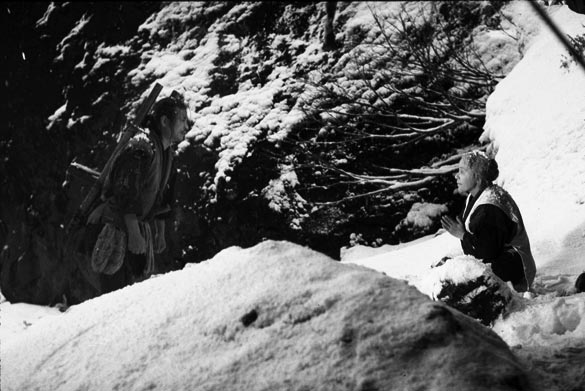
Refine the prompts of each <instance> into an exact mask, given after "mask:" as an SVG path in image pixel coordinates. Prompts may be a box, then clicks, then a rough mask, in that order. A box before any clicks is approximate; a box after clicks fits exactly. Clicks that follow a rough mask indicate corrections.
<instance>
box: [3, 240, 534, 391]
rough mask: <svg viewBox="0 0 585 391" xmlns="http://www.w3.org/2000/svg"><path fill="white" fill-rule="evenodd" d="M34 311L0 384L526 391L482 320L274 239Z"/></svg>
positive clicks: (518, 370)
mask: <svg viewBox="0 0 585 391" xmlns="http://www.w3.org/2000/svg"><path fill="white" fill-rule="evenodd" d="M41 322H42V321H41ZM41 322H38V323H36V324H34V325H32V326H31V327H29V329H28V330H27V331H26V335H23V337H22V338H20V339H18V338H17V339H15V340H10V341H6V342H4V341H3V343H2V387H3V388H2V389H3V390H24V389H51V390H71V389H80V388H83V389H86V390H102V389H125V390H143V389H198V390H236V389H247V390H266V389H271V390H307V389H315V390H336V391H339V390H420V389H437V390H461V391H463V390H470V391H471V390H473V391H477V390H501V391H503V390H528V389H530V388H529V384H528V382H527V377H526V374H525V373H524V371H523V369H522V367H521V365H520V364H519V363H518V361H517V360H516V358H515V357H514V355H513V354H512V353H511V352H510V350H509V349H508V347H507V346H506V344H505V343H504V342H503V341H502V340H501V339H500V338H499V337H498V336H497V335H496V334H495V333H493V332H492V331H491V330H489V329H488V328H485V327H483V326H481V325H480V324H478V323H476V322H474V321H472V320H471V319H469V318H468V317H466V316H463V315H462V314H460V313H459V312H457V311H455V310H452V309H450V308H449V307H447V306H445V305H444V304H442V303H439V302H433V301H431V300H430V299H428V298H427V297H425V296H424V295H422V294H421V293H420V292H418V291H417V290H416V289H415V288H413V287H411V286H409V285H407V284H406V283H405V282H403V281H399V280H395V279H392V278H389V277H387V276H384V275H383V274H381V273H378V272H375V271H372V270H370V269H366V268H363V267H360V266H356V265H346V264H340V263H338V262H335V261H334V260H332V259H330V258H328V257H326V256H324V255H322V254H320V253H317V252H314V251H312V250H309V249H307V248H304V247H301V246H298V245H294V244H291V243H288V242H275V241H267V242H263V243H261V244H258V245H257V246H255V247H253V248H250V249H247V250H242V249H239V248H229V249H227V250H224V251H222V252H221V253H219V254H218V255H217V256H216V257H214V258H213V259H212V260H209V261H207V262H204V263H201V264H197V265H189V266H188V267H186V268H185V269H184V270H181V271H176V272H172V273H169V274H166V275H161V276H158V277H156V278H153V279H150V280H147V281H144V282H142V283H139V284H136V285H133V286H131V287H127V288H125V289H123V290H120V291H116V292H113V293H111V294H108V295H105V296H101V297H99V298H96V299H94V300H90V301H87V302H85V303H83V304H80V305H78V306H74V307H72V308H70V309H69V310H68V311H67V312H66V313H64V314H63V315H62V317H61V318H58V319H57V318H55V317H52V318H51V319H49V320H47V322H50V323H44V324H43V323H41ZM49 335H50V338H48V337H47V336H49ZM32 351H34V352H35V353H34V354H31V352H32Z"/></svg>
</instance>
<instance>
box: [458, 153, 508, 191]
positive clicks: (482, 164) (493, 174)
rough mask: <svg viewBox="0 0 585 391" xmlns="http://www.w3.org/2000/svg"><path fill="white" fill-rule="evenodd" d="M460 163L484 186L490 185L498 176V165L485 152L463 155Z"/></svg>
mask: <svg viewBox="0 0 585 391" xmlns="http://www.w3.org/2000/svg"><path fill="white" fill-rule="evenodd" d="M461 161H462V162H463V163H464V164H465V165H466V166H467V167H469V168H470V169H471V171H473V172H474V173H475V175H477V178H478V179H479V180H480V181H482V182H484V183H485V184H491V183H492V182H493V181H495V180H496V179H497V178H498V175H500V170H499V169H498V163H497V162H496V160H495V159H493V158H490V157H489V156H488V155H486V153H485V152H482V151H471V152H469V153H466V154H465V155H463V157H462V158H461Z"/></svg>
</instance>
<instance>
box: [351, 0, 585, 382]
mask: <svg viewBox="0 0 585 391" xmlns="http://www.w3.org/2000/svg"><path fill="white" fill-rule="evenodd" d="M517 3H521V2H516V3H513V4H512V6H513V7H519V5H518V4H517ZM522 12H523V14H527V13H528V11H527V10H526V9H523V10H522ZM550 12H551V14H552V17H553V20H555V22H556V24H557V26H561V28H562V30H563V31H565V32H566V33H567V34H570V35H576V34H583V33H585V27H584V26H585V15H580V14H575V13H573V12H572V11H570V10H569V9H568V7H553V8H551V9H550ZM527 19H528V20H533V21H534V20H536V19H535V18H534V16H533V15H532V16H530V17H528V18H527ZM523 29H524V30H525V31H528V32H529V35H528V37H529V38H530V37H532V38H531V40H529V41H527V42H526V46H527V49H526V53H525V56H524V57H523V59H522V60H521V61H520V62H519V63H518V64H517V65H516V66H515V67H514V69H513V70H512V71H511V72H510V73H509V74H508V76H507V77H506V78H505V79H504V80H503V81H501V82H500V83H499V84H498V86H497V87H496V90H495V92H494V93H493V94H492V95H490V97H489V99H488V101H487V107H486V109H487V119H486V124H485V131H484V134H483V135H482V140H483V141H485V142H491V143H493V147H494V148H495V150H496V151H497V154H496V160H497V162H498V165H499V168H500V177H499V178H498V180H497V183H498V184H500V185H502V186H503V187H505V188H506V189H507V190H508V191H509V192H510V194H511V195H512V197H513V198H514V199H515V200H516V202H517V204H518V205H519V207H520V210H521V212H522V215H523V218H524V223H525V225H526V230H527V232H528V234H529V237H530V241H531V247H532V252H533V255H534V258H535V262H536V266H537V276H536V280H535V283H534V291H535V293H536V297H535V298H522V297H519V298H517V300H516V301H515V305H516V308H514V309H513V312H512V313H511V314H509V315H508V316H506V317H503V318H501V319H499V320H498V321H496V323H495V324H494V326H493V330H494V331H496V332H497V333H498V334H499V335H500V337H502V339H504V341H506V343H508V344H509V345H510V346H517V347H518V349H516V351H515V353H516V354H517V355H519V356H520V357H523V358H525V359H527V360H529V359H533V360H535V361H534V362H536V363H538V362H541V361H539V360H542V361H546V362H555V360H557V362H558V364H557V366H559V365H560V366H563V367H565V368H564V369H563V371H564V373H565V375H566V376H567V377H568V378H573V379H583V378H584V377H583V376H584V375H585V373H583V370H582V365H581V364H582V362H581V364H579V362H575V363H574V366H573V365H571V364H572V363H569V362H564V363H562V361H559V360H562V359H563V358H564V359H566V357H567V355H566V354H565V349H567V348H569V349H573V351H577V352H581V354H583V352H585V317H584V315H585V312H584V306H585V300H584V299H585V296H584V295H583V294H577V295H575V294H574V290H573V288H572V286H573V285H574V283H575V280H576V278H577V276H578V275H579V274H580V273H582V272H585V255H584V254H585V205H584V204H585V197H584V196H583V195H584V194H585V159H584V158H583V151H584V150H585V121H584V120H583V118H585V99H584V98H585V96H584V95H583V94H584V91H585V70H583V69H580V68H579V67H578V66H577V65H576V64H575V63H573V64H572V65H570V66H569V68H568V69H566V68H563V67H561V60H562V56H563V55H565V56H566V49H565V48H564V47H563V46H562V45H561V44H560V43H559V42H558V40H557V38H556V37H554V36H553V35H552V33H551V32H550V31H549V30H548V29H541V31H540V33H539V34H536V33H535V32H534V31H535V27H534V26H529V25H524V26H523ZM359 253H360V251H359V249H358V250H355V251H353V252H351V253H347V252H346V253H345V254H344V253H343V252H342V262H347V263H355V264H360V265H364V266H367V267H371V268H373V269H376V270H379V271H382V272H384V273H385V274H387V275H389V276H392V277H396V278H402V279H405V280H407V281H409V283H411V284H412V285H414V286H417V287H419V288H420V289H421V290H422V291H423V292H426V293H427V294H428V295H429V296H431V295H432V294H433V285H432V284H433V277H434V278H435V279H439V280H440V278H441V276H433V274H437V273H441V272H440V271H438V270H437V271H434V270H433V269H430V268H429V267H430V265H432V264H434V263H435V262H437V261H438V260H439V259H440V258H442V257H443V256H452V257H453V256H455V257H457V256H458V255H461V248H460V245H459V242H458V241H457V239H455V238H453V237H452V236H450V235H449V234H446V233H439V234H438V235H436V236H427V237H426V238H423V239H421V240H420V241H419V242H418V243H416V244H411V245H409V244H405V245H402V246H400V247H399V248H397V249H396V250H394V251H386V252H382V253H377V254H375V255H372V254H371V252H363V257H360V254H359ZM346 257H347V258H346ZM456 259H457V258H456ZM459 259H461V258H459ZM467 267H471V266H467ZM462 272H463V271H462ZM467 272H469V273H471V274H473V273H475V272H477V270H476V271H472V270H469V271H466V272H465V273H467ZM425 284H426V285H425ZM581 361H582V360H581ZM551 365H552V364H551ZM533 369H534V370H535V371H537V372H538V371H549V370H550V371H551V372H548V373H547V372H539V373H538V375H539V376H540V378H541V380H542V381H543V382H544V383H545V384H547V385H549V386H550V387H559V388H558V389H563V388H562V387H561V386H559V385H558V384H557V383H556V380H555V381H553V379H555V374H554V372H553V370H551V367H550V366H547V365H541V366H540V367H539V366H538V365H536V364H534V367H533ZM579 384H580V387H583V386H585V384H583V382H582V381H581V383H579Z"/></svg>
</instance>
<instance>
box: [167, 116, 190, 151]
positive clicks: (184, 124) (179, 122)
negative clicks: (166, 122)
mask: <svg viewBox="0 0 585 391" xmlns="http://www.w3.org/2000/svg"><path fill="white" fill-rule="evenodd" d="M188 127H189V119H188V117H187V110H186V109H177V111H176V115H175V119H174V120H173V121H172V122H171V142H172V143H173V144H177V143H180V142H181V141H183V140H184V139H185V134H186V133H187V130H189V129H188Z"/></svg>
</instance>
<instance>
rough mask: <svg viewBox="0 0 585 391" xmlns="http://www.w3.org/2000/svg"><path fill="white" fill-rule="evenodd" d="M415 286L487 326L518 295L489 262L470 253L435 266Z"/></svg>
mask: <svg viewBox="0 0 585 391" xmlns="http://www.w3.org/2000/svg"><path fill="white" fill-rule="evenodd" d="M415 286H416V287H417V288H418V290H420V291H421V292H422V293H424V294H426V295H428V296H429V297H431V298H432V299H435V300H441V301H442V302H444V303H445V304H447V305H449V306H450V307H452V308H455V309H457V310H459V311H461V312H463V313H464V314H466V315H469V316H471V317H472V318H475V319H478V320H479V321H481V322H482V323H483V324H485V325H490V324H491V323H492V322H493V321H494V320H496V319H497V318H498V317H499V316H501V315H502V314H503V313H504V312H505V311H506V310H507V308H508V305H509V304H511V303H513V298H514V291H513V288H510V287H509V286H508V285H507V284H506V283H505V282H503V281H502V280H501V279H500V278H498V277H497V276H496V275H495V274H494V273H493V272H492V270H491V267H490V266H489V265H486V264H484V263H483V262H481V261H480V260H478V259H476V258H474V257H472V256H466V255H463V256H459V257H455V258H452V259H449V260H447V261H446V262H445V263H444V264H443V265H441V266H438V267H435V268H433V269H431V271H430V272H429V273H426V274H425V275H424V277H423V278H422V279H420V280H418V281H417V282H416V283H415Z"/></svg>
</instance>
